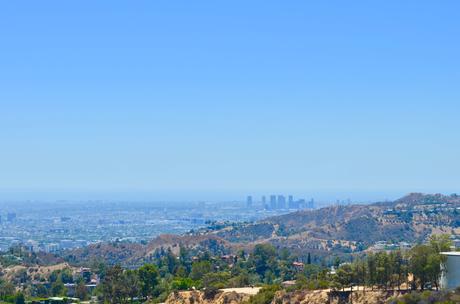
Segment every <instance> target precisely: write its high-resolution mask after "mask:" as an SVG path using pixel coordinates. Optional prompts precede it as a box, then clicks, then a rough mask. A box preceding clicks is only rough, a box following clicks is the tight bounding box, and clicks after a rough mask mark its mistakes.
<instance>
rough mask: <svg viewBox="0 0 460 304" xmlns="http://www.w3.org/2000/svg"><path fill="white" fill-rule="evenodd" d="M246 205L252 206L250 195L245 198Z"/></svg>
mask: <svg viewBox="0 0 460 304" xmlns="http://www.w3.org/2000/svg"><path fill="white" fill-rule="evenodd" d="M246 207H248V208H251V207H252V196H251V195H248V197H247V198H246Z"/></svg>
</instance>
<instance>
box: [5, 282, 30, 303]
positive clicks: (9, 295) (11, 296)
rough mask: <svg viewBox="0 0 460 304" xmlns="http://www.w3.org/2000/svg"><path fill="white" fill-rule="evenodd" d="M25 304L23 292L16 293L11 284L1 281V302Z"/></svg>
mask: <svg viewBox="0 0 460 304" xmlns="http://www.w3.org/2000/svg"><path fill="white" fill-rule="evenodd" d="M1 301H5V302H8V303H15V304H25V297H24V294H23V293H22V292H16V289H15V288H14V285H13V284H12V283H11V282H7V281H5V280H1V279H0V302H1Z"/></svg>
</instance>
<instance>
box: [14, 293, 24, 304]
mask: <svg viewBox="0 0 460 304" xmlns="http://www.w3.org/2000/svg"><path fill="white" fill-rule="evenodd" d="M14 303H15V304H25V303H26V299H25V297H24V294H23V293H22V292H20V293H18V294H17V295H16V298H15V300H14Z"/></svg>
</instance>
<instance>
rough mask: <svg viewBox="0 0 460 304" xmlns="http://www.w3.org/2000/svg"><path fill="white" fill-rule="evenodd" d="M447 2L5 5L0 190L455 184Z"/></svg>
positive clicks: (226, 195) (187, 193) (142, 193)
mask: <svg viewBox="0 0 460 304" xmlns="http://www.w3.org/2000/svg"><path fill="white" fill-rule="evenodd" d="M459 11H460V3H459V2H457V1H443V2H435V1H408V2H407V1H405V2H401V1H396V0H392V1H384V2H379V3H370V2H366V1H353V2H352V3H350V2H346V3H345V2H339V1H337V2H334V1H333V2H306V1H293V2H289V3H284V2H283V3H282V2H272V3H269V2H266V1H254V2H253V1H251V2H248V1H232V2H228V3H219V5H216V3H215V2H213V1H200V2H175V1H172V2H161V3H160V2H151V1H140V2H136V3H127V2H119V3H116V2H113V1H97V2H94V1H79V2H66V1H47V2H29V3H27V5H24V4H19V3H17V2H12V1H8V2H5V3H2V5H1V9H0V24H1V25H2V26H0V36H1V37H2V39H1V41H0V46H1V47H0V67H1V73H0V144H1V148H0V200H7V199H42V198H47V199H72V198H75V197H84V198H85V199H91V198H92V197H91V195H93V198H97V197H106V198H111V199H117V198H120V197H121V198H124V199H140V198H141V199H152V200H171V201H179V200H221V201H223V200H244V198H245V197H246V195H248V193H253V195H260V194H262V193H266V195H269V194H270V193H292V194H293V195H296V196H299V197H314V198H317V199H318V200H330V201H332V202H334V201H335V200H336V199H347V198H350V199H352V200H357V201H363V200H366V201H375V200H381V199H385V198H389V199H394V198H397V197H399V196H401V195H404V194H406V193H408V192H425V193H436V192H442V193H446V194H449V193H452V192H460V190H459V185H460V173H459V172H460V162H459V161H458V155H460V140H459V134H458V131H459V130H460V120H459V117H460V105H459V100H460V90H459V89H458V86H459V83H460V74H459V71H460V57H459V56H458V54H460V40H459V39H458V37H459V36H460V32H459V29H460V19H459V18H458V12H459ZM342 194H343V195H342ZM267 199H268V197H267Z"/></svg>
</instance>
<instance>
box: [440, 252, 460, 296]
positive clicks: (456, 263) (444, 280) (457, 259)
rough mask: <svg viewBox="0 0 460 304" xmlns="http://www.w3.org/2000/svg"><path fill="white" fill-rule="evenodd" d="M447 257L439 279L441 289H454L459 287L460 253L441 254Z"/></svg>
mask: <svg viewBox="0 0 460 304" xmlns="http://www.w3.org/2000/svg"><path fill="white" fill-rule="evenodd" d="M441 254H442V255H445V256H446V257H447V261H446V266H445V269H443V273H442V277H441V288H443V289H455V288H457V287H459V286H460V252H459V251H452V252H441Z"/></svg>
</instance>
